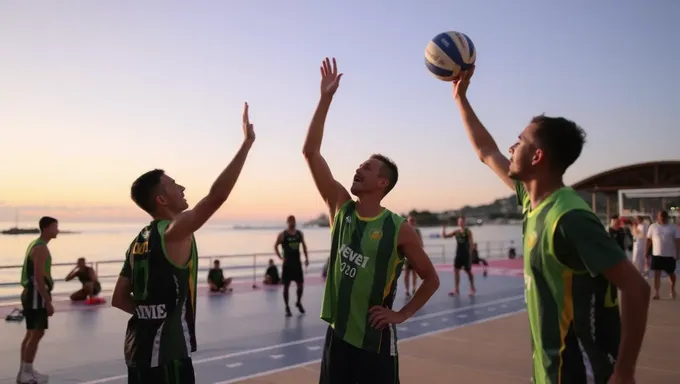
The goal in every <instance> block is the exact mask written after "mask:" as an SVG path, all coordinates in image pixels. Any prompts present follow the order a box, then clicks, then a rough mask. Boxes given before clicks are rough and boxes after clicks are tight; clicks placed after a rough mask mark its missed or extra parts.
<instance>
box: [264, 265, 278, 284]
mask: <svg viewBox="0 0 680 384" xmlns="http://www.w3.org/2000/svg"><path fill="white" fill-rule="evenodd" d="M280 282H281V279H280V278H279V270H278V268H276V265H274V259H269V266H268V267H267V271H265V273H264V281H263V282H262V283H263V284H264V285H278V284H279V283H280Z"/></svg>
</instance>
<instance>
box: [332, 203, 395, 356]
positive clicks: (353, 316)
mask: <svg viewBox="0 0 680 384" xmlns="http://www.w3.org/2000/svg"><path fill="white" fill-rule="evenodd" d="M403 222H404V218H402V217H401V216H399V215H397V214H395V213H393V212H391V211H389V210H387V209H384V210H383V211H382V213H380V214H379V215H378V216H376V217H373V218H362V217H360V216H359V215H357V213H356V205H355V202H354V201H353V200H350V201H348V202H346V203H345V204H344V205H343V206H342V207H341V208H340V209H339V210H338V212H337V213H336V215H335V219H334V224H333V230H332V244H331V251H330V262H329V267H328V276H327V278H326V287H325V291H324V296H323V301H322V305H321V319H322V320H324V321H326V322H328V323H329V324H330V325H331V327H333V329H334V330H335V334H336V336H337V337H340V338H341V339H342V340H344V341H345V342H347V343H349V344H351V345H353V346H355V347H357V348H361V349H364V350H367V351H371V352H375V353H380V354H383V353H389V354H390V355H393V356H396V355H397V336H396V328H395V327H394V326H393V325H390V326H389V327H386V328H385V330H384V331H382V332H381V331H378V330H376V329H375V328H373V327H371V325H370V323H369V320H368V310H369V308H371V307H373V306H376V305H381V306H384V307H387V308H390V309H391V308H392V303H393V301H394V296H395V294H396V288H397V280H398V278H399V275H400V274H401V270H402V267H403V264H404V256H403V255H402V254H401V253H400V252H399V251H398V249H397V239H398V236H399V228H400V227H401V225H402V223H403Z"/></svg>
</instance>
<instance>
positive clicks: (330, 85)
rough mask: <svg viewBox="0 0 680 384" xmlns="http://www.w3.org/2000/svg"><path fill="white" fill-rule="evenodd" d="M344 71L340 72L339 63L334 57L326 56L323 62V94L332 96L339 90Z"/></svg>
mask: <svg viewBox="0 0 680 384" xmlns="http://www.w3.org/2000/svg"><path fill="white" fill-rule="evenodd" d="M341 77H342V73H338V63H337V62H336V61H335V58H333V62H332V64H331V60H329V59H328V58H326V59H325V60H324V61H323V63H321V94H322V95H329V96H332V95H334V94H335V91H337V90H338V85H340V78H341Z"/></svg>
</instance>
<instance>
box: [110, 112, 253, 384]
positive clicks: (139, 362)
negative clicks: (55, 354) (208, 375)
mask: <svg viewBox="0 0 680 384" xmlns="http://www.w3.org/2000/svg"><path fill="white" fill-rule="evenodd" d="M243 135H244V138H243V143H242V144H241V147H240V149H239V150H238V152H237V153H236V155H235V156H234V158H233V160H232V161H231V163H230V164H229V165H228V166H227V167H226V168H225V169H224V171H222V173H221V174H220V175H219V176H218V177H217V179H216V180H215V182H214V183H213V185H212V187H211V188H210V192H208V194H207V196H205V197H204V198H203V199H201V200H200V201H199V202H198V203H197V204H196V206H194V208H193V209H187V208H188V207H189V205H188V204H187V201H186V199H185V198H184V190H185V188H184V187H183V186H181V185H179V184H177V182H175V180H173V179H172V178H171V177H169V176H168V175H166V174H165V172H164V171H162V170H160V169H155V170H152V171H149V172H147V173H145V174H143V175H141V176H140V177H139V178H137V180H135V182H134V183H133V184H132V188H131V192H130V195H131V197H132V200H133V201H134V202H135V203H136V204H137V205H138V206H139V207H140V208H141V209H142V210H144V211H145V212H147V213H148V214H149V215H150V216H151V217H152V218H153V221H151V223H150V224H149V225H147V226H146V227H144V228H143V229H142V230H141V232H139V235H137V236H136V237H135V239H134V240H133V241H132V243H131V244H130V247H129V249H128V251H127V254H126V257H125V262H124V263H123V268H122V270H121V273H120V276H119V277H118V281H117V282H116V287H115V289H114V292H113V297H112V299H111V304H112V305H113V306H114V307H116V308H119V309H121V310H123V311H125V312H127V313H129V314H130V315H132V317H131V318H130V320H129V321H128V325H127V331H126V335H125V348H124V349H125V362H126V364H127V367H128V374H127V378H128V383H130V384H150V383H154V384H164V383H165V384H175V383H182V384H193V383H195V380H196V378H195V375H194V368H193V363H192V360H191V353H192V352H194V351H196V282H197V271H198V256H197V250H196V240H195V238H194V232H196V231H197V230H198V229H200V228H201V227H202V226H203V225H204V224H205V223H206V221H208V219H210V217H212V216H213V214H215V212H217V210H218V209H219V208H220V207H221V206H222V205H223V204H224V202H225V201H226V200H227V198H228V197H229V195H230V194H231V191H232V189H233V188H234V185H235V184H236V181H237V180H238V177H239V175H240V174H241V170H242V169H243V165H244V163H245V161H246V158H247V157H248V152H249V151H250V148H251V146H252V145H253V142H254V141H255V133H254V131H253V126H252V124H251V123H250V119H249V117H248V104H247V103H246V104H245V105H244V108H243Z"/></svg>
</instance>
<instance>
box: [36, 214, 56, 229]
mask: <svg viewBox="0 0 680 384" xmlns="http://www.w3.org/2000/svg"><path fill="white" fill-rule="evenodd" d="M56 222H57V219H55V218H54V217H50V216H43V217H41V218H40V220H38V228H40V232H42V231H44V230H45V228H47V227H49V226H50V225H52V224H54V223H56Z"/></svg>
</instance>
